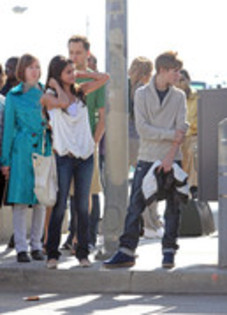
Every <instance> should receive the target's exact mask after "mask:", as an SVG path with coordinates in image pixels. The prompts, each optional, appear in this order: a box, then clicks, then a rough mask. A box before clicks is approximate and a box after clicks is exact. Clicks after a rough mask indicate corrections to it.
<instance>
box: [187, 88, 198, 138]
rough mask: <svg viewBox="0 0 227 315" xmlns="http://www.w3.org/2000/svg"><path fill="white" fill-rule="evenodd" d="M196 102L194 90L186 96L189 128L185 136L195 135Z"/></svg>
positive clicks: (196, 96)
mask: <svg viewBox="0 0 227 315" xmlns="http://www.w3.org/2000/svg"><path fill="white" fill-rule="evenodd" d="M197 102H198V94H197V93H196V92H192V93H190V95H189V97H188V98H187V122H188V123H189V128H188V131H187V133H186V136H192V135H197Z"/></svg>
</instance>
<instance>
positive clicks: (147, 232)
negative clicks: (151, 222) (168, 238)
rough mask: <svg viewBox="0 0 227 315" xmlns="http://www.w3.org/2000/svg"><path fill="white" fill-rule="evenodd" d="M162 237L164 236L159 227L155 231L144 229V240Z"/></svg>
mask: <svg viewBox="0 0 227 315" xmlns="http://www.w3.org/2000/svg"><path fill="white" fill-rule="evenodd" d="M163 235H164V229H163V227H160V228H158V229H157V230H153V229H147V228H144V237H145V238H162V237H163Z"/></svg>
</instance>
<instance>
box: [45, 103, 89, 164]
mask: <svg viewBox="0 0 227 315" xmlns="http://www.w3.org/2000/svg"><path fill="white" fill-rule="evenodd" d="M49 114H50V124H51V127H52V134H53V149H54V150H56V152H57V153H58V155H60V156H63V155H67V154H69V153H71V154H72V155H73V156H75V157H76V158H82V159H87V158H88V157H89V156H90V155H91V154H93V153H94V145H95V143H94V140H93V137H92V133H91V127H90V123H89V117H88V110H87V106H85V105H84V104H83V102H82V101H80V100H76V101H75V102H74V103H72V104H71V105H70V106H69V107H68V108H67V109H66V110H62V109H61V108H53V109H51V110H50V111H49Z"/></svg>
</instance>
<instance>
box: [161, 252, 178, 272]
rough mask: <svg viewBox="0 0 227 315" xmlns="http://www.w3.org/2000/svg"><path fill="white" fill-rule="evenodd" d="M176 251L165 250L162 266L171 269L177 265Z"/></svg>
mask: <svg viewBox="0 0 227 315" xmlns="http://www.w3.org/2000/svg"><path fill="white" fill-rule="evenodd" d="M174 255H175V254H174V253H173V252H164V253H163V260H162V267H163V268H165V269H171V268H173V267H174V266H175V264H174Z"/></svg>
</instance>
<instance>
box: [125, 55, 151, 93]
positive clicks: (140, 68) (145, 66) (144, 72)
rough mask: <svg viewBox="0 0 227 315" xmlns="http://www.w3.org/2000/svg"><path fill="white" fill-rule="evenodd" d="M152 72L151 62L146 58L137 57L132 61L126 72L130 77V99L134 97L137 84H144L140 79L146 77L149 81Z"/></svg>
mask: <svg viewBox="0 0 227 315" xmlns="http://www.w3.org/2000/svg"><path fill="white" fill-rule="evenodd" d="M152 70H153V64H152V61H151V60H150V59H148V58H146V57H142V56H139V57H137V58H135V59H134V60H133V61H132V63H131V66H130V68H129V70H128V75H129V77H130V82H131V96H132V97H133V95H134V92H135V89H136V88H137V87H138V84H139V83H142V84H144V82H142V81H141V79H143V78H144V77H147V80H149V78H150V76H151V73H152Z"/></svg>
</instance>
